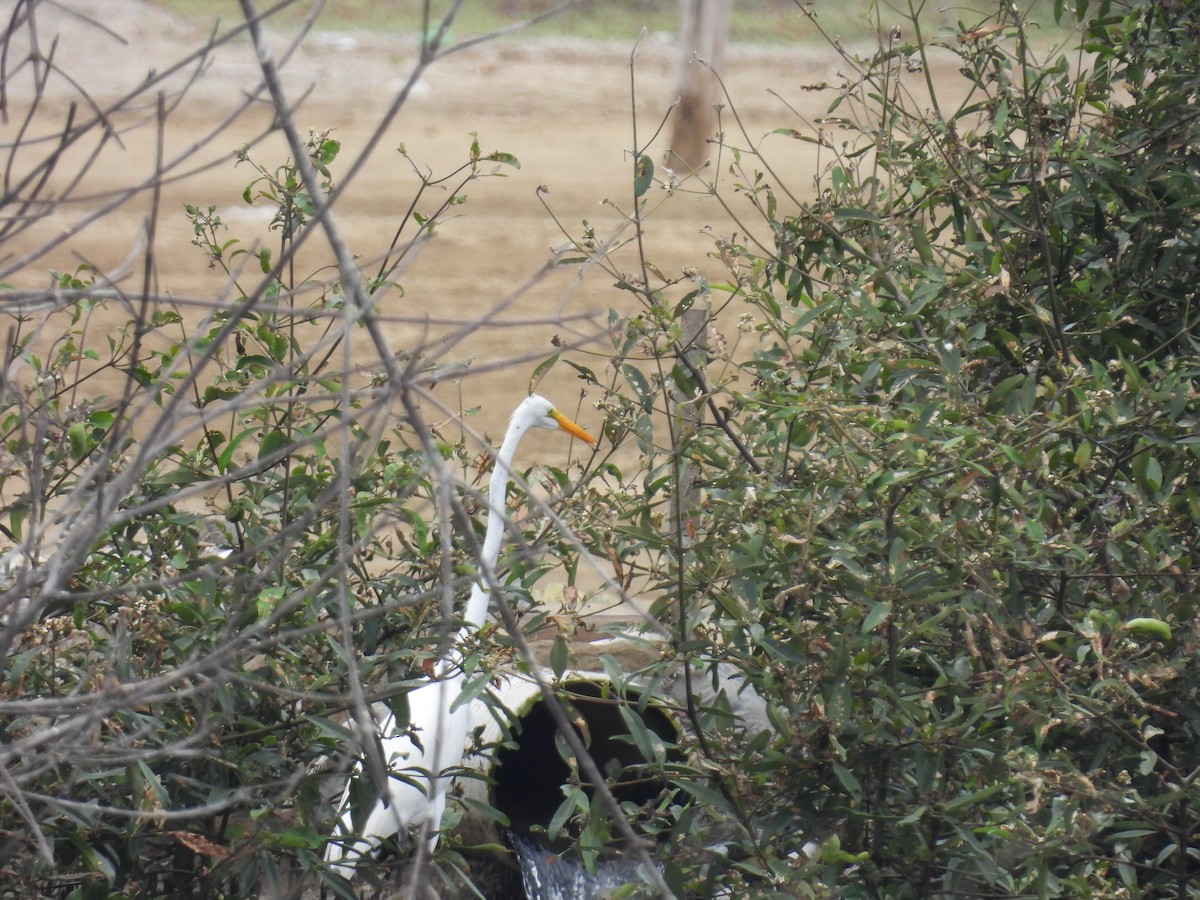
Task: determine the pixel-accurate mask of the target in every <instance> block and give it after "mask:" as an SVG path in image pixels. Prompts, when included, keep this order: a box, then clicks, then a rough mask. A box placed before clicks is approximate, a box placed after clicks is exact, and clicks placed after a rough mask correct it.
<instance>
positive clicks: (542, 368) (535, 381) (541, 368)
mask: <svg viewBox="0 0 1200 900" xmlns="http://www.w3.org/2000/svg"><path fill="white" fill-rule="evenodd" d="M557 362H558V354H557V353H555V354H554V355H553V356H551V357H549V358H548V359H544V360H542V361H541V362H540V363H538V366H537V368H536V369H534V370H533V374H532V375H531V376H530V377H529V393H531V394H532V393H534V392H535V391H536V390H537V386H538V385H539V384H541V381H542V379H543V378H545V377H546V373H547V372H549V371H550V370H551V369H553V368H554V365H555V363H557Z"/></svg>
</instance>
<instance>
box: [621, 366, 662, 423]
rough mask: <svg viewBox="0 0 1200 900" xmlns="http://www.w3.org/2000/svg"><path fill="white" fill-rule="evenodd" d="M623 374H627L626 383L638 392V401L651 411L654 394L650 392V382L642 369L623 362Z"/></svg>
mask: <svg viewBox="0 0 1200 900" xmlns="http://www.w3.org/2000/svg"><path fill="white" fill-rule="evenodd" d="M621 374H622V375H624V376H625V381H626V383H627V384H628V385H629V386H630V387H631V388H632V389H633V392H634V393H635V394H637V398H638V402H639V403H640V404H641V405H642V409H644V410H645V411H646V412H650V411H651V410H652V409H653V408H654V396H653V394H651V393H650V382H648V381H647V380H646V376H645V375H643V374H642V370H641V369H639V368H637V367H636V366H631V365H630V364H629V363H622V364H621Z"/></svg>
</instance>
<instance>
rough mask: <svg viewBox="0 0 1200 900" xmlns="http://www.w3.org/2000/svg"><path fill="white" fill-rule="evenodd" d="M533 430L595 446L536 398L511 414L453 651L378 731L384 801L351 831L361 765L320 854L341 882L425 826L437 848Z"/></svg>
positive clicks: (431, 845) (464, 741)
mask: <svg viewBox="0 0 1200 900" xmlns="http://www.w3.org/2000/svg"><path fill="white" fill-rule="evenodd" d="M531 428H548V429H558V430H561V431H565V432H567V433H568V434H570V435H573V436H574V437H577V438H579V439H581V440H584V441H587V442H588V443H589V444H592V443H595V439H594V438H593V437H592V436H591V435H590V434H588V433H587V432H586V431H584V430H583V429H582V428H580V427H579V426H578V425H576V424H575V423H574V422H572V421H571V420H570V419H568V418H567V417H566V416H564V415H563V414H562V413H560V412H559V411H558V410H557V409H555V408H554V405H553V404H552V403H551V402H550V401H549V400H547V399H545V398H544V397H539V396H538V395H537V394H531V395H530V396H529V397H527V398H526V399H525V400H523V401H522V402H521V404H520V405H519V406H518V407H517V408H516V410H515V411H514V412H513V414H512V419H511V420H510V421H509V424H508V431H507V432H506V433H505V435H504V441H503V442H502V443H501V444H500V450H499V452H498V453H497V454H496V461H495V463H494V466H493V470H492V478H491V482H490V484H489V485H488V514H487V530H486V532H485V534H484V539H483V548H482V550H481V552H480V555H479V564H480V566H481V571H480V573H479V577H478V578H476V580H475V582H474V584H472V585H471V596H470V599H468V600H467V608H466V610H465V613H464V615H463V620H464V623H465V624H464V625H463V627H462V629H461V630H460V631H459V632H458V634H457V636H456V638H455V641H454V646H453V647H452V648H451V650H450V651H449V652H448V653H447V655H446V656H445V657H444V658H443V659H440V660H438V662H437V663H436V664H435V666H434V670H433V678H432V680H431V681H430V682H429V683H428V684H425V685H422V686H421V687H419V688H417V689H416V690H414V691H411V692H410V693H409V694H408V698H407V699H408V708H409V728H408V730H407V731H405V732H398V731H397V728H396V722H395V719H394V718H393V717H392V716H391V715H390V714H389V715H387V716H386V717H384V720H383V721H382V722H381V723H380V726H379V729H380V735H381V738H382V741H383V751H384V759H385V760H386V762H387V765H388V774H389V778H388V786H387V795H386V796H385V797H380V798H378V799H377V800H376V801H375V805H374V806H373V807H372V809H371V811H370V813H369V814H368V815H367V817H366V819H365V821H364V822H363V825H362V827H361V828H360V829H357V830H356V829H355V828H354V824H353V819H354V818H355V817H354V816H353V815H352V812H353V810H352V808H351V806H352V804H351V789H352V786H353V783H354V779H355V778H356V777H360V772H361V763H360V764H358V765H356V766H355V768H354V771H353V772H351V775H350V779H349V780H348V781H347V783H346V790H345V792H344V793H343V794H342V800H341V805H340V806H339V816H340V818H339V820H338V823H337V825H336V827H335V828H334V833H333V837H332V839H331V841H330V842H329V844H328V845H327V847H326V850H325V860H326V862H329V863H332V864H333V865H334V868H335V869H336V870H337V871H338V872H339V873H341V874H342V875H343V876H344V877H347V878H348V877H350V876H351V875H352V874H353V871H354V866H355V865H356V864H357V862H358V859H359V857H361V856H362V855H363V854H365V853H368V852H370V851H371V850H372V849H374V848H375V847H378V846H379V844H380V843H381V842H382V841H384V840H386V839H387V838H389V837H391V836H392V835H394V834H396V833H397V832H399V831H400V830H401V829H402V828H406V827H408V826H409V825H420V824H426V823H427V825H428V828H429V833H430V835H431V837H430V839H429V849H430V850H431V851H432V850H433V849H434V847H436V846H437V839H438V827H439V824H440V822H441V819H442V812H443V810H445V808H446V786H447V782H448V780H449V779H448V778H447V777H445V776H444V774H443V773H445V772H446V771H447V770H448V769H452V768H455V767H457V766H459V765H461V763H462V760H463V755H464V752H465V751H466V748H467V732H468V730H469V727H470V723H471V712H470V709H469V707H470V704H468V703H463V704H461V705H459V706H458V708H453V707H454V702H455V700H457V699H458V697H459V696H460V695H461V694H462V691H463V671H462V660H463V651H462V648H463V646H464V644H465V643H466V642H467V641H469V640H470V639H471V637H472V636H473V635H474V634H476V633H478V631H479V630H480V629H481V628H482V627H483V625H484V622H485V621H486V619H487V612H488V603H489V598H488V588H487V577H488V576H487V574H486V573H488V572H491V571H493V570H494V569H495V567H496V560H497V559H498V557H499V556H500V544H501V542H502V541H503V539H504V522H505V513H504V497H505V493H506V492H507V490H508V482H509V478H510V475H511V466H512V460H513V455H514V454H515V453H516V452H517V445H518V444H519V443H520V442H521V438H522V437H524V435H525V432H527V431H528V430H529V429H531Z"/></svg>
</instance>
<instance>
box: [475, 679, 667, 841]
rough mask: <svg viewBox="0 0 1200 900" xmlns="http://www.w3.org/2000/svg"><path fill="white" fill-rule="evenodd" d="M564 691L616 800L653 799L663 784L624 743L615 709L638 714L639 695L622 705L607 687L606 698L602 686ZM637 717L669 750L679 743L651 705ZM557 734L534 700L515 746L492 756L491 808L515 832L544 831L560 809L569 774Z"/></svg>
mask: <svg viewBox="0 0 1200 900" xmlns="http://www.w3.org/2000/svg"><path fill="white" fill-rule="evenodd" d="M562 688H563V690H564V691H565V692H566V693H567V695H568V699H569V701H570V703H571V705H572V706H573V707H574V709H575V711H577V712H578V713H579V716H580V717H581V718H582V719H583V722H584V727H583V729H582V730H581V729H579V728H578V727H577V728H576V732H577V733H580V736H581V737H583V739H584V742H585V743H586V744H587V745H588V748H589V751H590V754H591V757H592V759H593V760H595V762H596V765H597V766H598V767H599V769H600V771H601V772H602V773H604V775H605V776H606V777H607V778H608V779H609V780H610V785H611V787H612V790H613V793H614V794H615V795H616V796H617V799H618V800H631V801H633V802H636V803H646V802H648V801H650V800H652V799H654V798H655V797H657V796H658V794H659V793H660V792H661V791H662V789H663V787H664V786H665V782H664V780H663V778H662V776H661V775H660V774H656V773H654V772H652V771H650V767H649V766H648V765H647V763H650V762H651V760H647V759H645V758H644V757H643V755H642V754H641V753H640V752H639V751H638V749H637V747H636V745H635V744H634V743H633V742H632V741H630V740H629V739H628V735H629V729H628V728H626V727H625V722H624V720H623V719H622V718H621V712H620V709H619V705H620V704H622V703H626V704H629V705H630V706H631V707H632V708H636V704H637V702H638V701H639V699H640V695H639V694H638V693H636V692H635V691H633V690H627V691H626V697H625V699H624V700H622V699H621V698H620V697H618V696H615V694H614V692H613V691H612V690H611V686H610V690H609V696H608V697H607V698H605V697H604V696H603V695H604V691H603V690H602V689H601V686H600V685H598V684H596V683H594V682H591V681H586V680H582V679H581V680H578V681H570V682H566V683H564V684H563V686H562ZM640 715H641V718H642V721H643V722H645V723H646V727H647V728H648V729H649V730H650V731H652V732H654V733H655V734H657V735H658V736H659V737H661V738H662V739H663V740H664V741H666V742H667V743H668V744H674V743H675V742H676V741H677V740H678V739H679V731H678V728H677V727H676V726H675V723H674V722H673V721H672V720H671V717H670V716H669V715H667V713H666V712H665V711H664V710H663V709H661V708H660V707H658V706H655V705H654V704H653V703H649V704H647V706H646V708H645V710H644V711H643V712H641V713H640ZM556 734H557V731H556V728H555V725H554V720H553V718H552V717H551V715H550V712H549V710H548V709H547V708H546V703H545V701H544V700H538V701H537V702H536V703H535V704H534V705H533V706H532V707H531V708H530V710H529V712H528V713H526V714H525V715H524V716H522V717H521V720H520V722H519V723H518V724H517V725H516V726H514V728H513V741H514V742H515V743H516V745H517V746H516V747H504V748H502V749H501V750H500V751H499V752H498V753H497V754H496V765H495V767H494V768H493V770H492V777H493V778H494V779H495V788H494V790H493V798H494V805H495V806H496V808H497V809H499V810H502V811H503V812H504V814H505V815H507V816H508V818H509V821H510V822H511V823H512V827H513V829H515V830H521V831H528V830H530V828H531V827H533V826H535V825H538V826H542V827H545V826H546V825H548V824H549V823H550V819H551V817H552V816H553V815H554V811H555V810H556V809H558V807H559V804H560V803H562V800H563V793H562V790H561V789H560V788H561V786H562V785H564V784H566V783H567V782H568V780H569V779H570V777H571V768H570V767H569V766H568V765H567V763H566V762H565V761H564V760H563V758H562V756H561V755H560V754H559V751H558V747H557V746H556V743H555V737H556ZM622 737H624V738H625V739H622ZM588 794H589V795H590V794H591V791H590V790H588Z"/></svg>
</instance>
